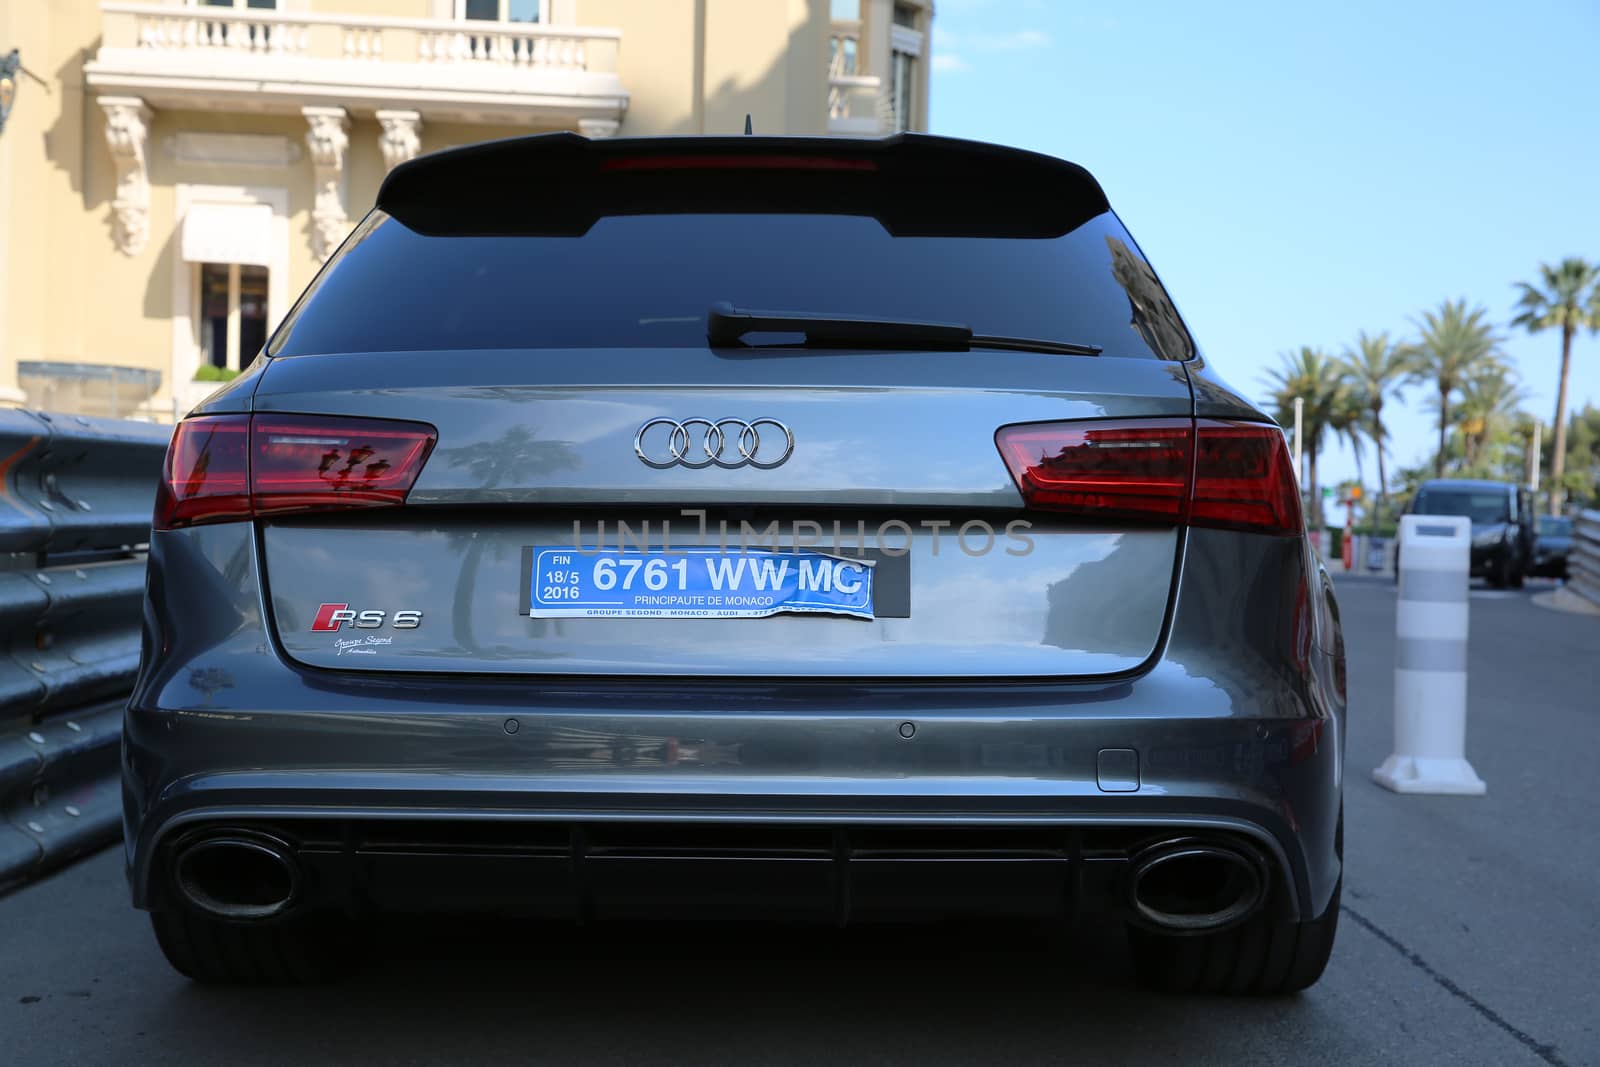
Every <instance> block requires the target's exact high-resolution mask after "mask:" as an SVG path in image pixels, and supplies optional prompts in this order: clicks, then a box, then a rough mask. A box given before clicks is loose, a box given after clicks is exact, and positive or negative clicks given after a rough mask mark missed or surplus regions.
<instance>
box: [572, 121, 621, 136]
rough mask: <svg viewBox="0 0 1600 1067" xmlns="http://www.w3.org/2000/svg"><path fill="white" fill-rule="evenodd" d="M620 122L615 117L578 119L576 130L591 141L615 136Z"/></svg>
mask: <svg viewBox="0 0 1600 1067" xmlns="http://www.w3.org/2000/svg"><path fill="white" fill-rule="evenodd" d="M621 125H622V123H621V122H620V121H619V120H617V119H579V120H578V132H579V133H581V134H583V135H584V136H585V137H587V138H589V140H591V141H598V140H600V139H601V138H602V137H615V136H616V135H617V129H618V128H619V127H620V126H621Z"/></svg>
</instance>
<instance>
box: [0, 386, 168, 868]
mask: <svg viewBox="0 0 1600 1067" xmlns="http://www.w3.org/2000/svg"><path fill="white" fill-rule="evenodd" d="M171 432H172V428H171V427H170V426H156V425H151V424H149V423H141V422H127V421H122V420H118V419H94V418H85V417H83V416H78V415H58V414H46V413H42V412H30V411H11V410H0V891H4V890H5V889H7V888H9V887H11V886H13V885H16V884H18V883H20V882H22V881H24V880H26V879H28V878H30V877H32V876H33V875H35V874H37V873H39V872H41V871H43V870H46V869H49V868H51V867H55V866H58V865H59V864H61V863H63V862H66V861H67V860H70V859H71V858H73V857H74V856H77V855H79V854H81V853H83V852H85V851H88V850H89V849H92V848H96V847H99V846H100V845H103V844H105V843H107V842H108V841H110V840H111V839H112V838H114V837H115V836H116V833H117V827H118V825H119V824H120V819H121V815H120V803H121V797H120V790H119V788H118V786H117V762H118V761H117V751H118V743H119V739H120V736H121V731H122V706H123V701H124V700H125V698H126V693H127V691H128V688H129V687H130V686H131V685H132V682H133V675H134V672H135V670H136V669H137V668H138V662H139V611H140V604H141V602H142V599H143V593H144V569H145V559H144V555H145V554H144V548H145V543H146V542H147V541H148V540H149V538H150V532H149V531H150V509H151V505H152V503H153V500H154V495H155V485H156V480H157V478H158V477H159V475H160V471H161V460H162V456H163V454H164V453H165V450H166V445H167V438H168V435H169V434H170V433H171Z"/></svg>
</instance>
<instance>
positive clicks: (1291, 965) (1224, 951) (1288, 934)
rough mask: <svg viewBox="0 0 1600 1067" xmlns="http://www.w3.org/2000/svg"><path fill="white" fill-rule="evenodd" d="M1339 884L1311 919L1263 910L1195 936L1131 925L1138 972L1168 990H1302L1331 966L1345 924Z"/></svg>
mask: <svg viewBox="0 0 1600 1067" xmlns="http://www.w3.org/2000/svg"><path fill="white" fill-rule="evenodd" d="M1340 881H1341V883H1342V882H1343V879H1340ZM1339 889H1340V887H1339V886H1338V885H1335V886H1334V888H1333V898H1332V899H1331V900H1329V901H1328V909H1327V910H1326V911H1325V912H1323V913H1322V916H1321V917H1320V918H1316V919H1313V920H1311V921H1310V922H1303V923H1302V922H1284V921H1283V920H1281V919H1273V918H1271V917H1270V916H1268V915H1266V914H1265V913H1263V914H1259V915H1257V916H1256V917H1255V918H1253V919H1250V920H1249V921H1247V922H1244V923H1241V924H1240V925H1238V926H1235V927H1233V928H1232V929H1230V930H1223V931H1221V932H1219V933H1214V934H1198V935H1191V936H1177V935H1172V934H1157V933H1152V932H1150V931H1148V930H1145V929H1142V928H1140V927H1136V926H1129V927H1128V944H1129V947H1130V948H1131V949H1132V952H1133V969H1134V975H1135V977H1136V979H1137V980H1138V982H1139V984H1140V985H1142V986H1144V987H1145V988H1147V989H1155V990H1159V991H1161V992H1163V993H1227V994H1232V995H1248V996H1268V997H1271V996H1283V995H1285V994H1288V993H1298V992H1299V991H1300V990H1302V989H1306V988H1308V987H1310V986H1311V985H1313V984H1314V983H1315V982H1316V980H1317V979H1318V978H1321V977H1322V972H1323V969H1324V968H1326V967H1327V965H1328V956H1329V954H1330V953H1331V952H1332V951H1333V939H1334V935H1335V934H1336V933H1337V932H1338V928H1339Z"/></svg>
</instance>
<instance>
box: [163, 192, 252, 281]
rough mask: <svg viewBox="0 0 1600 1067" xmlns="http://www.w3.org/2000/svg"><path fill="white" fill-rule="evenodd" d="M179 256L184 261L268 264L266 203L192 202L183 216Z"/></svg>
mask: <svg viewBox="0 0 1600 1067" xmlns="http://www.w3.org/2000/svg"><path fill="white" fill-rule="evenodd" d="M181 244H182V246H183V258H184V260H185V262H188V263H249V264H254V265H255V266H258V267H267V266H271V265H272V260H271V255H270V253H271V249H272V206H271V205H270V204H219V203H206V202H201V203H195V204H190V205H189V210H188V212H187V213H186V214H185V215H184V217H183V240H182V242H181Z"/></svg>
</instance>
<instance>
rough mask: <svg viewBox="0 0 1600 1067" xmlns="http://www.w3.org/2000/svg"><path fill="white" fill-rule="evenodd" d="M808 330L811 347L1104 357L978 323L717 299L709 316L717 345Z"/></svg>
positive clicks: (1095, 348) (709, 336)
mask: <svg viewBox="0 0 1600 1067" xmlns="http://www.w3.org/2000/svg"><path fill="white" fill-rule="evenodd" d="M752 333H798V334H804V335H805V339H806V346H807V347H810V348H922V349H934V350H946V351H955V352H961V351H966V350H967V349H971V348H1009V349H1015V350H1017V351H1020V352H1054V353H1059V354H1061V355H1068V356H1098V355H1099V354H1100V352H1101V348H1100V346H1099V345H1084V344H1078V343H1076V342H1073V341H1044V340H1038V339H1036V338H1031V337H1004V336H1000V335H997V334H982V333H973V332H972V327H970V326H960V325H957V324H955V323H948V322H904V321H901V320H897V319H854V318H851V319H846V318H840V317H838V316H836V315H817V314H812V313H809V312H804V311H751V310H749V309H747V308H736V307H734V306H733V305H732V304H728V303H717V304H713V305H712V306H711V310H710V312H708V313H707V315H706V340H707V341H708V342H710V344H711V346H712V347H713V348H725V347H731V346H734V345H738V344H740V343H742V341H743V339H744V337H745V335H746V334H752Z"/></svg>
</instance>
